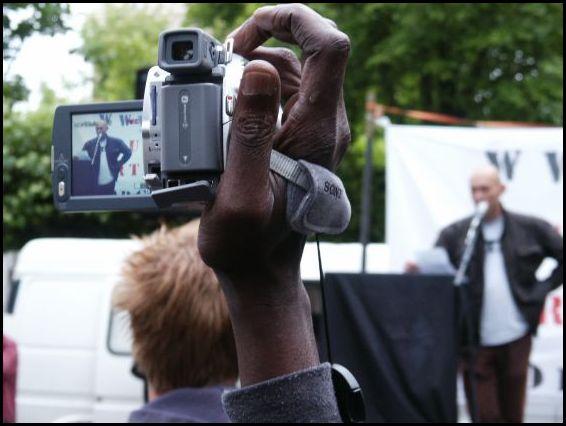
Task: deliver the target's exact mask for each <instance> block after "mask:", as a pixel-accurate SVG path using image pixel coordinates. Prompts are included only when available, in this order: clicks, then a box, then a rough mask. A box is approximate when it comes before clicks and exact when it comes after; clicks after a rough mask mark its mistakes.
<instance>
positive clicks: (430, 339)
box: [321, 274, 457, 422]
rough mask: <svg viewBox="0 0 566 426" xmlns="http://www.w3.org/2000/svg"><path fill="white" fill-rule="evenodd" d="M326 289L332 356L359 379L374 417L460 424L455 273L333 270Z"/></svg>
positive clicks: (370, 416)
mask: <svg viewBox="0 0 566 426" xmlns="http://www.w3.org/2000/svg"><path fill="white" fill-rule="evenodd" d="M325 290H326V298H327V309H328V327H329V331H330V343H331V350H332V357H333V360H332V361H333V362H336V363H339V364H342V365H344V366H345V367H347V368H348V369H349V370H350V371H351V372H352V373H353V374H354V375H355V376H356V378H357V379H358V382H359V383H360V385H361V386H362V390H363V392H364V397H365V403H366V413H367V421H368V422H456V421H457V405H456V375H457V345H456V328H457V327H456V316H455V306H454V304H455V289H454V286H453V285H452V278H451V277H446V276H411V275H369V274H363V275H360V274H328V275H326V278H325ZM321 352H322V353H321V357H322V358H323V359H325V352H326V351H325V350H321Z"/></svg>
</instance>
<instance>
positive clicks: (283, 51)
mask: <svg viewBox="0 0 566 426" xmlns="http://www.w3.org/2000/svg"><path fill="white" fill-rule="evenodd" d="M277 52H278V53H279V56H280V57H281V60H282V61H283V62H290V63H292V64H295V63H296V64H298V63H299V58H297V56H296V55H295V52H293V51H292V50H291V49H288V48H286V47H280V48H278V51H277Z"/></svg>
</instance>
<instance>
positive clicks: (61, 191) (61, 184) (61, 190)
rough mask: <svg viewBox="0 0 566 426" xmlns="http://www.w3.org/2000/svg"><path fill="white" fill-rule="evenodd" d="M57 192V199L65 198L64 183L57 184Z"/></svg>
mask: <svg viewBox="0 0 566 426" xmlns="http://www.w3.org/2000/svg"><path fill="white" fill-rule="evenodd" d="M58 192H59V197H64V196H65V182H63V181H61V182H59V187H58Z"/></svg>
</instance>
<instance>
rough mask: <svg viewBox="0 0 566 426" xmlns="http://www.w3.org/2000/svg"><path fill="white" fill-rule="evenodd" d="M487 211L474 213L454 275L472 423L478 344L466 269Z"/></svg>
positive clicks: (474, 419) (484, 208)
mask: <svg viewBox="0 0 566 426" xmlns="http://www.w3.org/2000/svg"><path fill="white" fill-rule="evenodd" d="M486 211H487V205H486V204H484V205H481V203H480V205H479V206H478V210H477V213H476V214H475V215H474V218H473V219H472V222H471V223H470V227H469V228H468V232H467V234H466V239H465V241H464V254H463V255H462V259H461V260H460V265H459V267H458V271H457V272H456V276H455V277H454V285H455V286H456V288H457V292H458V297H459V303H460V306H461V312H462V315H463V317H464V321H465V326H466V332H465V333H466V339H465V345H466V346H467V347H468V350H469V355H468V363H469V365H468V377H469V381H470V401H469V404H470V406H469V408H470V417H471V420H472V423H477V422H478V411H477V410H478V404H477V383H476V378H475V371H474V367H475V363H476V350H477V348H476V344H475V342H474V331H473V330H474V326H473V322H472V315H471V304H470V301H469V298H468V295H467V294H466V291H467V290H468V288H469V287H468V285H467V284H468V282H467V279H466V270H467V269H468V266H469V264H470V260H471V259H472V255H473V253H474V248H475V245H476V240H477V234H478V228H479V226H480V224H481V221H482V219H483V216H484V215H485V213H486Z"/></svg>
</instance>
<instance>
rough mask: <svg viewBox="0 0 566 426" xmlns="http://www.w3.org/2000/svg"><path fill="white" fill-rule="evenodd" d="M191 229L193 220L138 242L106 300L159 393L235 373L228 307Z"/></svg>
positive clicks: (194, 228) (220, 379) (216, 381)
mask: <svg viewBox="0 0 566 426" xmlns="http://www.w3.org/2000/svg"><path fill="white" fill-rule="evenodd" d="M198 227H199V221H198V220H194V221H192V222H189V223H188V224H186V225H184V226H181V227H179V228H175V229H167V228H166V227H165V226H162V227H161V229H159V230H157V231H155V232H154V233H152V234H151V235H149V236H146V237H142V238H141V239H140V240H141V242H142V245H143V248H142V249H141V250H139V251H137V252H135V253H133V254H132V255H130V257H129V258H128V259H127V260H126V262H125V264H124V267H123V270H122V282H121V283H120V284H119V285H118V286H117V287H116V289H115V291H114V295H113V304H114V306H115V307H116V308H118V309H122V310H125V311H127V312H128V313H129V315H130V320H131V327H132V332H133V340H134V342H133V355H134V359H135V360H136V362H137V364H138V367H139V369H140V370H141V371H142V372H143V373H144V374H145V376H146V377H147V378H148V380H149V382H150V384H151V386H152V387H153V388H154V389H155V391H156V392H158V393H164V392H167V391H169V390H172V389H176V388H180V387H202V386H207V385H212V384H219V383H222V382H225V381H226V380H229V379H235V378H236V377H237V375H238V366H237V358H236V347H235V343H234V336H233V332H232V325H231V322H230V317H229V314H228V307H227V305H226V300H225V298H224V294H223V292H222V289H221V287H220V284H219V283H218V280H217V278H216V276H215V274H214V272H213V271H212V269H210V268H209V267H208V266H206V265H205V264H204V262H203V261H202V259H201V257H200V254H199V252H198V248H197V236H198Z"/></svg>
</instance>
